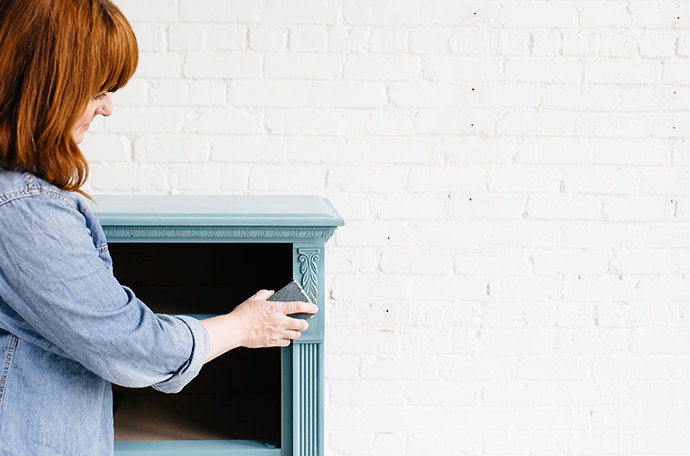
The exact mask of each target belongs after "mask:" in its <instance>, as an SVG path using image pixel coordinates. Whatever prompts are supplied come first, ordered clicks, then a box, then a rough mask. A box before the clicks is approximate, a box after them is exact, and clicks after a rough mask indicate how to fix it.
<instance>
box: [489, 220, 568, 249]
mask: <svg viewBox="0 0 690 456" xmlns="http://www.w3.org/2000/svg"><path fill="white" fill-rule="evenodd" d="M561 237H562V235H561V224H560V223H559V222H550V221H527V220H525V221H506V222H500V223H496V224H495V225H494V226H493V227H492V229H491V243H492V244H493V245H494V246H497V247H498V246H500V247H503V248H505V247H521V248H534V247H545V248H554V247H559V246H560V245H561Z"/></svg>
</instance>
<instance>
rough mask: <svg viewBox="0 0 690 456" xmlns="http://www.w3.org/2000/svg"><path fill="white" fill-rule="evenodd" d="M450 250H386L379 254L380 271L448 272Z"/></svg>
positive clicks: (450, 259)
mask: <svg viewBox="0 0 690 456" xmlns="http://www.w3.org/2000/svg"><path fill="white" fill-rule="evenodd" d="M452 270H453V260H452V257H451V254H450V252H441V251H434V252H429V251H426V252H420V251H419V250H417V249H414V250H411V249H398V250H386V251H384V252H383V253H382V254H381V271H382V272H384V273H386V274H419V275H437V274H450V273H451V272H452Z"/></svg>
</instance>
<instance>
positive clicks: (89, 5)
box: [0, 0, 139, 193]
mask: <svg viewBox="0 0 690 456" xmlns="http://www.w3.org/2000/svg"><path fill="white" fill-rule="evenodd" d="M138 60H139V51H138V46H137V41H136V37H135V35H134V32H133V31H132V28H131V26H130V24H129V22H127V19H125V17H124V15H123V14H122V12H121V11H120V10H119V9H118V8H117V7H116V6H115V5H114V4H113V3H111V2H110V1H108V0H0V166H1V167H2V168H4V169H7V170H15V169H19V170H22V171H28V172H31V173H33V174H35V175H37V176H39V177H41V178H42V179H44V180H46V181H48V182H50V183H51V184H53V185H55V186H57V187H59V188H62V189H64V190H68V191H76V192H79V193H83V192H82V191H81V190H80V188H81V186H82V185H83V184H84V183H85V181H86V179H87V177H88V172H89V167H88V163H87V162H86V158H85V157H84V155H83V154H82V152H81V151H80V150H79V147H77V144H76V142H75V141H74V138H73V137H72V128H73V127H74V124H75V123H76V122H77V120H78V119H79V118H80V117H81V116H82V114H83V113H84V110H85V109H86V106H87V104H88V102H89V100H90V99H91V98H93V97H94V96H95V95H97V94H99V93H103V92H114V91H116V90H118V89H120V88H121V87H123V86H124V85H125V84H126V83H127V81H129V79H130V78H131V77H132V75H133V74H134V71H135V70H136V67H137V63H138Z"/></svg>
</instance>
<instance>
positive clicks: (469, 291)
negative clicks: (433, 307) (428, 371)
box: [407, 275, 487, 349]
mask: <svg viewBox="0 0 690 456" xmlns="http://www.w3.org/2000/svg"><path fill="white" fill-rule="evenodd" d="M407 280H408V281H410V282H411V283H410V298H411V299H430V300H439V299H447V297H448V296H453V298H455V299H460V300H482V299H485V298H486V296H487V294H486V290H487V287H486V281H485V280H483V279H482V278H479V277H462V276H458V275H449V276H433V277H432V276H415V277H412V278H411V279H410V278H407ZM457 347H458V346H456V349H457Z"/></svg>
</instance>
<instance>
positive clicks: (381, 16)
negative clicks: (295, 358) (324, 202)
mask: <svg viewBox="0 0 690 456" xmlns="http://www.w3.org/2000/svg"><path fill="white" fill-rule="evenodd" d="M116 1H117V3H118V4H119V5H120V6H121V7H122V8H123V10H124V11H125V12H126V14H128V16H129V17H130V19H131V20H132V23H133V25H134V28H135V30H136V33H137V36H138V37H139V40H140V47H141V51H142V52H141V65H140V68H139V71H138V73H137V75H136V77H135V79H134V80H133V81H132V82H131V83H130V85H129V86H128V87H127V88H126V89H124V90H123V91H122V92H121V93H118V94H117V95H116V96H115V98H114V100H115V105H116V107H115V113H114V114H113V116H112V117H111V118H110V119H107V120H100V121H99V122H98V124H97V125H94V127H95V128H94V129H93V130H92V131H91V132H90V133H89V135H88V139H87V141H85V143H84V145H83V149H84V151H85V152H86V154H87V156H88V157H89V159H90V162H91V165H92V176H91V179H90V181H89V185H88V190H90V191H92V192H93V193H104V192H107V193H112V192H119V193H232V194H247V193H252V194H262V193H270V194H275V193H288V194H290V193H296V194H297V193H298V194H303V193H312V194H318V195H322V196H326V197H329V198H330V199H331V200H332V201H333V202H334V204H335V205H336V207H337V208H338V209H339V211H340V213H341V214H342V215H343V217H344V218H345V220H346V222H347V225H346V226H345V227H344V228H343V229H340V230H339V231H338V232H337V234H336V237H335V239H333V240H332V241H331V242H330V244H329V248H328V254H327V264H328V267H327V273H326V275H327V282H328V288H329V292H330V299H329V301H328V305H327V309H326V310H327V312H328V322H327V323H328V324H327V355H326V362H327V366H326V387H327V391H326V400H327V405H326V437H327V454H328V455H332V456H349V455H352V456H373V455H377V456H378V455H396V456H397V455H411V456H415V455H420V456H421V455H433V456H445V455H448V456H451V455H452V456H456V455H487V456H488V455H614V454H630V455H666V454H667V455H688V454H690V437H689V436H690V184H688V182H690V179H689V178H688V176H690V3H688V2H687V1H681V0H665V1H642V0H629V1H622V0H621V1H619V0H606V1H604V0H599V1H580V0H577V1H574V0H561V1H551V0H543V1H541V0H525V1H521V0H482V1H479V0H476V1H464V0H425V1H422V0H396V1H392V0H368V1H365V0H341V1H335V0H268V1H266V0H262V1H259V0H246V1H227V0H193V1H192V0H147V1H140V0H116ZM286 175H290V176H292V177H291V178H289V179H287V178H286V177H285V176H286Z"/></svg>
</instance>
